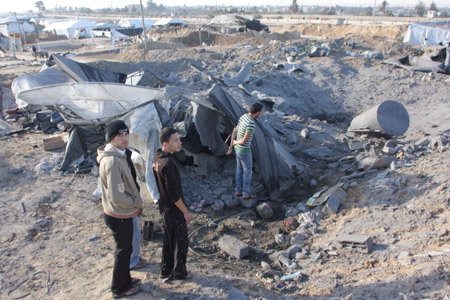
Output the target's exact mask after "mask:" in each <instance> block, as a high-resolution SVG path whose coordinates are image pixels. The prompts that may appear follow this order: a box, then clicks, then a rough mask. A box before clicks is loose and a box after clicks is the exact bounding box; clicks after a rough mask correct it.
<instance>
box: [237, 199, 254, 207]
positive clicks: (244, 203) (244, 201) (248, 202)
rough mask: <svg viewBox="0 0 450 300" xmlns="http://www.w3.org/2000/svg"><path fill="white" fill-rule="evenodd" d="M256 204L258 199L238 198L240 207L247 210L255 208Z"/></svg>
mask: <svg viewBox="0 0 450 300" xmlns="http://www.w3.org/2000/svg"><path fill="white" fill-rule="evenodd" d="M257 202H258V199H256V198H253V199H244V198H243V197H241V198H239V203H241V205H242V206H244V207H247V208H252V207H255V205H256V203H257Z"/></svg>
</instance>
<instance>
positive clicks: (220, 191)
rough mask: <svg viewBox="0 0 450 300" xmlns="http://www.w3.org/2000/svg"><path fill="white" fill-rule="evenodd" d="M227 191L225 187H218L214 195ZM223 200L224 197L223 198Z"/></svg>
mask: <svg viewBox="0 0 450 300" xmlns="http://www.w3.org/2000/svg"><path fill="white" fill-rule="evenodd" d="M225 191H226V189H224V188H223V187H218V188H216V189H215V190H214V191H213V193H214V195H217V196H220V195H222V194H223V193H224V192H225ZM222 200H223V199H222Z"/></svg>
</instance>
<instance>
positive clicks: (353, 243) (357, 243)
mask: <svg viewBox="0 0 450 300" xmlns="http://www.w3.org/2000/svg"><path fill="white" fill-rule="evenodd" d="M337 241H338V242H339V243H340V244H341V246H342V247H351V248H356V249H359V250H363V251H365V252H366V253H370V251H372V248H373V241H372V239H371V238H370V236H368V235H360V234H345V235H341V236H339V237H338V238H337Z"/></svg>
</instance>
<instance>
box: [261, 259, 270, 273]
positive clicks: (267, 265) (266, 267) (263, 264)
mask: <svg viewBox="0 0 450 300" xmlns="http://www.w3.org/2000/svg"><path fill="white" fill-rule="evenodd" d="M261 268H262V269H263V270H264V271H270V270H272V267H271V266H270V265H269V264H268V263H266V262H265V261H262V262H261Z"/></svg>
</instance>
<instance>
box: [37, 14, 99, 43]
mask: <svg viewBox="0 0 450 300" xmlns="http://www.w3.org/2000/svg"><path fill="white" fill-rule="evenodd" d="M94 28H97V25H96V24H95V23H93V22H91V21H90V20H89V19H86V18H80V19H76V20H67V21H58V22H53V23H51V24H49V25H48V26H46V27H45V28H44V31H50V32H53V33H55V34H57V35H65V36H66V37H67V38H69V39H72V38H89V37H91V31H92V30H93V29H94Z"/></svg>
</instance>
